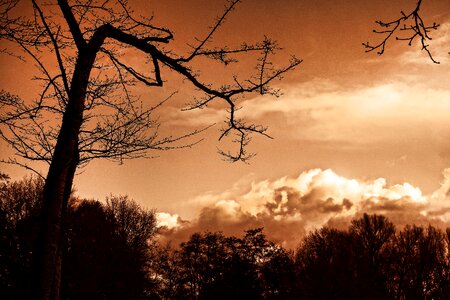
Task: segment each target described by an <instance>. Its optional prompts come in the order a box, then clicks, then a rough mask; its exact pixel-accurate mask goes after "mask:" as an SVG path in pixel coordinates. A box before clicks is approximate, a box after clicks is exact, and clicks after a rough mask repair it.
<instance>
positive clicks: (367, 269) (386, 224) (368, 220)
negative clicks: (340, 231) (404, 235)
mask: <svg viewBox="0 0 450 300" xmlns="http://www.w3.org/2000/svg"><path fill="white" fill-rule="evenodd" d="M349 232H350V235H351V236H352V239H353V240H354V242H353V243H352V247H353V253H354V263H353V267H352V269H353V271H354V272H355V274H354V284H355V285H356V286H357V287H358V288H359V289H360V290H359V291H360V292H361V293H362V294H360V295H359V296H358V297H364V298H366V299H383V298H386V297H387V295H388V288H387V286H386V283H387V282H388V281H387V277H388V276H389V275H388V274H387V273H386V272H387V271H388V268H387V267H388V266H389V263H390V260H391V249H392V248H391V244H392V242H393V240H394V238H395V226H394V224H393V223H392V222H390V221H389V220H388V219H387V218H386V217H385V216H381V215H367V214H364V215H363V217H362V218H360V219H356V220H354V221H352V225H351V226H350V229H349Z"/></svg>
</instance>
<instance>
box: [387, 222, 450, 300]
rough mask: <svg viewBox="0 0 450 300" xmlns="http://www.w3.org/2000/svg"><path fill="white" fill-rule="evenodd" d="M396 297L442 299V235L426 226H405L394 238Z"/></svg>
mask: <svg viewBox="0 0 450 300" xmlns="http://www.w3.org/2000/svg"><path fill="white" fill-rule="evenodd" d="M396 250H397V252H396V255H395V258H396V259H395V261H394V264H395V265H394V270H395V277H394V278H392V279H391V280H394V282H395V283H396V295H395V296H396V298H397V299H445V298H446V297H448V294H446V293H444V292H445V291H448V284H449V283H448V279H447V278H446V274H447V272H448V271H447V260H446V253H447V251H448V248H447V245H446V243H445V236H444V234H443V233H442V231H440V230H439V229H436V228H434V227H432V226H428V228H427V229H424V228H423V227H417V226H409V225H408V226H406V227H405V228H404V229H403V230H402V231H401V232H400V233H399V234H398V237H397V240H396Z"/></svg>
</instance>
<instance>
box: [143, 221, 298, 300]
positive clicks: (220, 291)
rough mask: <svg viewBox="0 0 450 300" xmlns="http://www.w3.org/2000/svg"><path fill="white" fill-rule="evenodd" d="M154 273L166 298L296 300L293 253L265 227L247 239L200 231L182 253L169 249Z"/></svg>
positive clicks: (163, 254) (248, 233)
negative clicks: (269, 237) (272, 239)
mask: <svg viewBox="0 0 450 300" xmlns="http://www.w3.org/2000/svg"><path fill="white" fill-rule="evenodd" d="M153 263H154V264H155V266H154V268H153V269H152V271H153V274H154V276H155V277H156V278H159V284H160V287H161V289H159V291H160V293H161V294H160V296H162V298H164V299H174V298H175V299H176V298H187V299H291V298H292V293H291V290H292V284H293V282H294V268H293V260H292V257H291V255H290V254H289V253H288V252H287V251H286V250H284V249H283V248H282V247H280V246H278V245H276V244H275V243H272V242H269V241H267V239H266V237H265V235H264V234H263V232H262V228H257V229H252V230H248V231H246V233H245V235H244V237H243V238H237V237H233V236H232V237H226V236H224V235H223V234H222V233H220V232H214V233H211V232H207V233H204V234H202V233H195V234H193V235H192V236H191V238H190V239H189V241H187V242H185V243H182V244H181V245H180V249H179V250H177V251H174V252H173V251H171V250H170V249H169V248H165V249H164V251H163V252H161V255H160V259H159V260H158V261H153Z"/></svg>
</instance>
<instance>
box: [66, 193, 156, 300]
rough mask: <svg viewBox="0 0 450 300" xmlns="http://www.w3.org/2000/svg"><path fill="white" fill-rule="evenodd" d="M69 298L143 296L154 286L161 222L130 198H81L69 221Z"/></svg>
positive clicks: (129, 297) (133, 297)
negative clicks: (153, 259)
mask: <svg viewBox="0 0 450 300" xmlns="http://www.w3.org/2000/svg"><path fill="white" fill-rule="evenodd" d="M67 222H68V224H67V231H66V234H67V246H66V247H64V249H66V250H65V251H64V256H63V258H64V260H63V261H64V263H65V264H64V266H63V271H64V272H63V282H64V286H63V289H62V292H63V297H64V298H66V299H142V298H145V296H146V295H147V293H150V291H149V290H150V289H151V288H152V286H151V282H150V279H149V277H148V263H149V262H148V260H149V258H150V255H149V253H150V251H152V250H153V249H152V248H153V246H152V245H153V243H154V242H153V238H154V234H155V232H156V222H155V217H154V213H153V212H152V211H145V210H143V209H142V208H140V207H139V206H138V205H137V204H136V203H135V202H133V201H131V200H130V199H128V198H127V197H112V198H111V199H109V200H108V202H107V205H106V206H104V205H102V204H101V203H99V202H97V201H81V202H79V201H75V202H74V203H73V205H72V209H70V210H69V215H68V220H67Z"/></svg>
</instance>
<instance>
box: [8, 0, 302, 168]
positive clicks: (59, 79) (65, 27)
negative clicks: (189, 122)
mask: <svg viewBox="0 0 450 300" xmlns="http://www.w3.org/2000/svg"><path fill="white" fill-rule="evenodd" d="M239 2H240V1H239V0H229V1H227V2H226V5H225V7H224V11H223V14H221V15H220V16H218V17H217V19H216V20H215V23H214V24H213V26H211V27H210V30H209V32H208V33H207V34H206V35H205V37H204V38H202V39H197V40H196V44H195V45H191V46H190V47H191V50H190V52H189V53H187V54H183V55H178V54H176V53H175V51H174V50H173V49H171V48H170V47H169V46H168V45H170V42H171V41H172V40H173V38H174V35H173V33H172V31H171V30H170V29H167V28H165V27H159V26H155V25H153V24H154V20H153V16H150V17H145V16H141V15H139V14H138V13H136V12H135V11H133V9H132V7H131V5H130V4H129V3H128V1H126V0H117V1H110V0H101V1H100V0H89V1H81V0H73V1H67V0H58V1H47V2H43V1H42V2H41V1H38V0H32V1H31V4H32V5H31V7H29V13H28V14H27V15H25V16H24V15H19V14H18V13H17V10H18V7H19V6H20V7H21V8H22V6H23V5H25V4H26V3H21V2H20V0H2V1H1V2H0V3H1V6H0V38H1V39H3V40H4V41H8V42H9V43H4V45H6V46H5V47H3V48H2V49H1V51H3V52H4V53H7V54H10V55H13V56H15V57H17V58H19V59H21V60H27V61H29V60H30V59H31V60H32V61H33V62H34V65H35V66H36V67H37V69H38V71H39V72H37V73H36V75H35V77H34V78H33V79H34V80H36V81H39V82H41V83H42V90H41V93H40V95H39V96H38V97H37V98H36V99H35V100H34V101H33V103H29V102H28V101H23V100H22V99H20V98H18V97H16V96H14V95H11V94H9V93H7V92H6V91H1V94H0V106H1V107H0V108H1V112H2V113H1V115H0V123H1V124H2V125H3V126H2V128H1V131H0V135H1V137H2V138H3V140H5V141H6V142H7V143H8V144H10V145H11V146H12V147H13V149H14V150H15V152H16V154H17V157H18V158H22V159H26V160H32V161H44V162H47V163H50V162H51V159H52V155H53V151H54V147H55V144H56V140H57V138H58V134H59V132H60V124H61V121H62V116H63V114H64V112H65V111H66V110H67V105H68V101H69V98H70V95H71V93H74V92H76V91H74V90H73V89H72V82H71V81H72V78H73V77H74V71H75V69H76V68H75V66H76V64H77V60H78V59H79V58H80V56H82V55H83V54H85V53H95V54H94V59H95V62H94V64H93V69H92V72H91V74H90V77H89V84H88V88H87V91H86V95H85V100H84V103H83V105H84V114H83V120H82V122H83V123H82V124H83V125H82V127H81V131H80V134H79V146H78V148H79V163H80V165H81V166H82V165H84V164H85V163H87V162H88V161H90V160H91V159H94V158H106V159H111V160H117V161H120V162H121V161H122V160H124V159H129V158H137V157H148V156H151V154H149V152H148V150H152V149H153V150H167V149H173V148H180V147H190V146H192V145H193V144H195V143H197V142H198V141H199V140H198V138H197V140H195V139H192V137H193V136H195V135H196V134H198V133H199V132H201V131H203V130H205V128H201V129H198V130H196V131H193V132H189V133H186V134H182V135H179V136H165V137H160V136H159V132H158V128H159V126H160V123H159V122H158V119H157V118H156V117H155V116H154V115H155V110H156V109H157V108H158V107H160V106H161V105H162V104H164V103H165V102H166V101H168V100H169V99H170V98H171V97H172V96H173V94H170V95H168V96H167V97H166V98H165V99H163V100H161V101H159V102H157V103H156V104H154V105H153V106H152V105H148V103H143V101H142V100H141V99H140V98H139V97H137V96H135V95H133V88H135V87H136V86H139V85H145V86H149V87H161V86H163V85H164V72H166V71H167V70H171V71H175V72H176V73H177V74H179V75H180V76H181V77H182V78H184V79H185V80H186V81H188V82H190V83H191V84H192V85H193V86H194V88H195V89H196V90H197V92H201V94H202V95H203V96H200V97H197V98H195V99H194V101H193V102H192V103H191V105H189V107H187V108H186V109H187V110H192V109H200V108H204V107H206V106H207V105H208V104H210V103H212V102H220V101H222V102H223V103H224V104H225V105H226V107H227V112H228V118H227V120H226V121H225V126H224V127H223V128H222V130H221V134H220V138H219V140H222V139H224V138H226V137H230V139H231V140H232V141H233V142H235V143H236V144H237V145H238V147H237V149H236V150H235V151H231V152H228V151H222V150H221V151H220V153H221V154H223V155H224V157H225V158H226V159H228V160H231V161H246V160H247V159H248V158H250V157H251V156H252V154H251V153H248V152H247V150H246V147H245V146H246V145H247V144H248V143H249V141H250V139H251V135H252V134H254V133H257V134H262V135H265V136H268V135H267V133H266V130H267V128H266V127H264V126H260V125H256V124H247V123H246V122H245V121H244V120H242V119H240V118H237V117H236V111H237V109H238V105H239V104H238V103H239V100H241V99H242V97H243V96H245V95H246V94H249V93H255V92H256V93H260V94H272V95H278V93H279V91H278V90H276V89H272V88H271V87H270V86H269V84H270V83H271V82H272V81H273V80H274V79H278V78H281V77H282V76H283V75H284V74H285V73H286V72H288V71H290V70H292V69H294V68H295V67H296V66H297V65H299V64H300V63H301V61H300V60H299V59H297V58H296V57H292V59H291V60H290V62H289V63H288V64H287V65H285V66H284V67H280V68H277V67H275V66H274V65H273V63H272V60H271V59H272V56H273V55H274V54H275V53H276V52H277V51H278V50H280V47H279V46H278V44H277V43H276V42H275V41H274V40H272V39H270V38H267V37H265V38H264V39H263V40H262V41H261V42H256V43H252V44H249V43H242V44H241V45H240V46H239V47H236V48H230V47H228V46H223V47H212V46H211V40H212V37H213V36H214V34H215V33H216V31H217V30H218V29H219V28H220V27H221V26H222V25H223V23H224V21H225V20H226V18H227V17H228V16H229V14H230V12H231V11H233V10H234V8H235V7H236V5H237V4H238V3H239ZM130 51H137V52H140V53H141V54H143V55H145V57H146V58H145V60H144V61H142V62H141V65H139V66H138V67H136V66H133V65H132V64H131V63H130V59H127V58H128V57H127V55H129V53H130ZM251 53H255V54H258V55H259V59H258V60H257V62H256V67H255V72H254V75H252V76H250V77H249V78H241V77H240V76H238V75H235V76H234V77H233V78H232V80H231V82H232V84H229V83H227V84H223V85H221V86H217V85H215V84H213V83H210V82H207V81H205V80H203V79H202V78H201V70H197V69H195V68H194V67H193V65H194V63H195V64H197V65H198V62H199V61H201V60H202V59H203V60H204V59H210V60H214V61H217V62H219V63H220V64H222V65H224V66H228V65H230V64H233V63H236V62H238V59H239V57H240V56H242V55H244V54H251ZM49 54H51V57H52V58H49V57H50V56H49ZM24 84H25V83H24ZM150 153H151V152H150ZM18 158H14V159H9V160H8V161H7V162H9V163H16V164H21V165H23V166H25V167H27V164H26V163H24V162H23V161H22V160H19V159H18Z"/></svg>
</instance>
